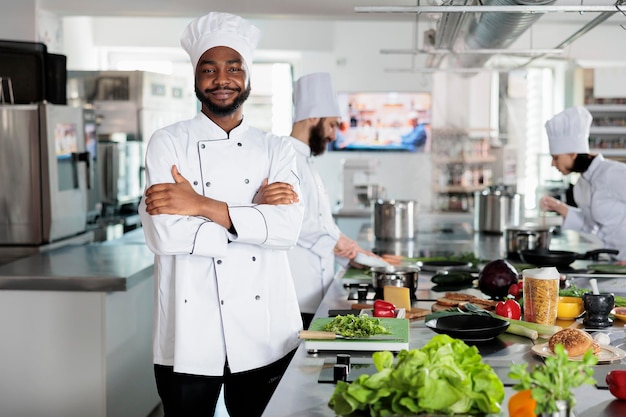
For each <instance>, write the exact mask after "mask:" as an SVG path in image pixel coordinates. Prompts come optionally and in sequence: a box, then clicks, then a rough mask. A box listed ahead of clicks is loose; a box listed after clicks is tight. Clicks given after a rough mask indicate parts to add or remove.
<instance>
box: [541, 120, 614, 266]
mask: <svg viewBox="0 0 626 417" xmlns="http://www.w3.org/2000/svg"><path fill="white" fill-rule="evenodd" d="M592 120H593V117H592V116H591V114H590V113H589V111H588V110H587V109H586V108H584V107H571V108H568V109H566V110H564V111H562V112H561V113H559V114H557V115H555V116H554V117H552V119H550V120H548V121H547V122H546V125H545V127H546V133H547V134H548V141H549V145H550V154H551V155H552V166H553V167H555V168H556V169H558V170H559V171H560V172H561V173H562V174H563V175H567V174H571V173H572V172H577V173H580V174H581V175H580V178H579V179H578V181H577V182H576V185H575V186H574V201H575V202H576V204H577V205H578V207H572V206H569V205H567V204H565V203H563V202H562V201H560V200H557V199H555V198H553V197H550V196H544V197H543V198H542V199H541V202H540V205H541V208H542V209H543V210H552V211H555V212H557V213H558V214H560V215H561V216H562V217H563V224H562V227H563V229H570V230H576V231H580V232H586V233H594V234H596V235H597V236H598V237H599V238H600V239H602V242H603V243H604V247H605V248H606V249H617V250H619V254H618V255H617V259H618V260H619V261H621V262H620V263H623V264H626V164H623V163H620V162H617V161H612V160H607V159H604V157H603V156H602V155H601V154H598V155H590V154H589V128H590V126H591V121H592Z"/></svg>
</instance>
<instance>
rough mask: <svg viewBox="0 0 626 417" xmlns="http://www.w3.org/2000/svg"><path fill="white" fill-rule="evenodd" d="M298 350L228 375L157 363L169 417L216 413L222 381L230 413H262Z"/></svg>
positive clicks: (240, 416)
mask: <svg viewBox="0 0 626 417" xmlns="http://www.w3.org/2000/svg"><path fill="white" fill-rule="evenodd" d="M294 353H295V350H293V351H292V352H290V353H289V354H287V355H286V356H285V357H283V358H282V359H279V360H278V361H276V362H274V363H272V364H270V365H267V366H264V367H262V368H258V369H253V370H251V371H246V372H239V373H235V374H233V373H231V372H230V368H229V367H228V362H227V363H226V365H225V366H224V376H203V375H190V374H180V373H176V372H174V369H173V367H171V366H162V365H154V376H155V379H156V386H157V391H158V393H159V396H160V397H161V403H162V404H163V411H164V416H165V417H196V416H197V417H200V416H202V417H213V415H214V414H215V407H216V404H217V399H218V397H219V393H220V390H221V387H222V385H224V402H225V403H226V409H227V410H228V414H229V415H230V417H255V416H261V414H263V410H264V409H265V407H266V406H267V403H268V402H269V400H270V398H271V396H272V394H273V393H274V390H275V389H276V386H277V385H278V382H280V379H281V377H282V376H283V374H284V373H285V370H286V369H287V365H289V362H290V361H291V358H292V357H293V355H294Z"/></svg>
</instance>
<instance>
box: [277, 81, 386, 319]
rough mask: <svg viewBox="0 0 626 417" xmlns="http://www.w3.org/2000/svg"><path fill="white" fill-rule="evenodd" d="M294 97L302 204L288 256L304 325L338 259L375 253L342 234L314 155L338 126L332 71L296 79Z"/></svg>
mask: <svg viewBox="0 0 626 417" xmlns="http://www.w3.org/2000/svg"><path fill="white" fill-rule="evenodd" d="M293 102H294V123H293V126H292V131H291V136H290V137H289V141H290V142H291V144H292V145H293V147H294V148H295V150H296V155H297V156H296V157H297V161H298V171H299V173H300V176H301V183H300V188H301V190H302V196H303V197H302V199H303V200H304V202H305V205H306V208H305V214H304V221H303V223H302V231H301V232H300V237H299V238H298V244H297V245H296V246H295V247H294V248H292V249H291V250H290V251H289V253H288V257H289V265H291V270H292V272H293V275H294V282H295V286H296V292H297V294H298V302H299V305H300V310H301V312H302V318H303V323H304V327H305V328H306V327H308V325H309V323H310V321H311V319H312V318H313V315H314V314H315V311H316V310H317V308H318V306H319V305H320V302H321V301H322V298H323V297H324V294H325V292H326V291H327V289H328V287H329V285H330V284H331V282H332V279H333V276H334V274H335V267H336V263H338V264H339V265H341V266H346V265H348V263H349V262H350V260H353V259H354V258H355V257H356V255H357V253H359V252H362V253H365V254H367V255H370V256H375V255H374V254H372V253H371V252H369V251H366V250H364V249H362V248H361V247H360V246H359V245H358V244H357V243H356V242H355V241H354V240H352V239H350V238H348V237H347V236H345V235H344V234H343V233H341V230H339V227H337V225H336V224H335V221H334V219H333V216H332V212H331V208H330V199H329V198H328V193H327V192H326V187H325V186H324V183H323V182H322V179H321V177H320V175H319V173H318V171H317V168H316V167H315V157H316V156H319V155H321V154H323V153H324V151H325V149H326V148H327V146H328V144H329V143H330V142H332V141H333V140H334V139H335V137H336V136H335V135H336V130H337V128H338V127H339V116H340V112H339V105H338V104H337V99H336V95H335V92H334V89H333V85H332V80H331V77H330V74H328V73H324V72H318V73H313V74H307V75H304V76H302V77H301V78H299V79H298V80H297V81H296V83H295V84H294V92H293Z"/></svg>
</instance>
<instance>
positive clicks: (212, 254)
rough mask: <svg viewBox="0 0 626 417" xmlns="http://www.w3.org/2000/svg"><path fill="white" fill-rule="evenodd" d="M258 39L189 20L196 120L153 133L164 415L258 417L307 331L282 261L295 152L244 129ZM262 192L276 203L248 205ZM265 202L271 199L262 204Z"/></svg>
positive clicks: (149, 237)
mask: <svg viewBox="0 0 626 417" xmlns="http://www.w3.org/2000/svg"><path fill="white" fill-rule="evenodd" d="M259 35H260V31H259V29H258V28H256V27H255V26H253V25H252V24H250V23H249V22H247V21H245V20H244V19H242V18H241V17H239V16H235V15H231V14H227V13H215V12H213V13H209V14H208V15H206V16H202V17H200V18H198V19H195V20H194V21H192V22H191V23H190V24H189V26H188V27H187V28H186V29H185V31H184V32H183V35H182V37H181V45H182V47H183V48H184V49H185V51H187V53H188V54H189V56H190V58H191V63H192V65H193V68H194V71H195V87H196V96H197V97H198V99H199V100H200V102H201V103H202V110H201V112H200V113H198V115H197V116H196V117H195V118H193V119H191V120H184V121H181V122H178V123H174V124H172V125H170V126H167V127H164V128H162V129H160V130H158V131H156V132H155V133H154V135H153V136H152V138H151V139H150V142H149V144H148V147H147V154H146V180H147V189H146V193H145V197H144V199H143V201H142V202H141V206H140V208H139V212H140V215H141V219H142V223H143V230H144V233H145V237H146V242H147V245H148V247H149V248H150V249H151V250H152V251H153V252H154V253H155V268H154V269H155V287H156V288H155V310H154V314H155V316H154V352H153V353H154V364H155V377H156V383H157V389H158V392H159V395H160V396H161V399H162V402H163V406H164V411H165V416H170V417H182V416H196V415H197V416H200V415H202V416H212V415H213V413H214V410H215V405H216V401H217V399H218V396H219V393H220V389H221V388H222V385H223V387H224V399H225V404H226V408H227V410H228V412H229V414H230V416H231V417H237V416H240V417H251V416H260V415H261V414H262V412H263V409H264V408H265V406H266V405H267V402H268V401H269V398H270V397H271V395H272V393H273V391H274V389H275V388H276V385H277V384H278V382H279V381H280V378H281V376H282V374H283V372H284V370H285V369H286V367H287V365H288V363H289V360H290V359H291V356H292V354H293V351H294V350H295V348H296V347H297V345H298V343H299V341H298V331H299V330H300V329H301V328H302V321H301V318H300V314H299V309H298V302H297V298H296V293H295V289H294V285H293V278H292V275H291V272H290V269H289V264H288V260H287V250H288V249H289V248H291V247H292V246H294V245H295V243H296V241H297V238H298V235H299V232H300V228H301V224H302V218H303V211H304V210H303V205H302V203H301V202H300V201H299V198H298V195H299V193H300V190H299V178H298V176H297V174H296V159H295V152H294V149H293V146H292V145H291V144H290V143H289V141H288V140H286V139H284V138H280V137H276V136H273V135H271V134H267V133H264V132H261V131H260V130H258V129H256V128H253V127H251V126H249V125H247V124H246V123H245V121H244V120H243V109H242V104H243V103H244V102H245V100H246V98H247V97H248V94H249V91H250V76H249V69H250V64H251V63H252V56H253V52H254V49H255V47H256V44H257V41H258V38H259ZM266 181H269V182H270V183H273V182H279V183H280V184H281V187H283V189H282V190H281V189H280V188H279V189H278V194H275V195H274V201H275V204H255V203H254V202H253V200H254V198H255V195H256V194H257V192H258V190H259V188H261V186H262V185H263V184H264V183H266ZM268 199H269V200H272V198H271V196H269V197H268V196H266V200H268Z"/></svg>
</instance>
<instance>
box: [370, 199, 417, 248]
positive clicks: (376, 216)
mask: <svg viewBox="0 0 626 417" xmlns="http://www.w3.org/2000/svg"><path fill="white" fill-rule="evenodd" d="M373 210H374V211H373V221H372V224H373V227H374V236H375V237H376V239H378V240H394V239H414V238H415V237H416V236H417V212H418V203H417V202H416V201H413V200H383V199H378V200H377V201H376V203H375V204H374V209H373Z"/></svg>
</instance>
